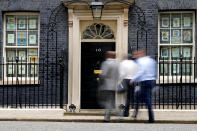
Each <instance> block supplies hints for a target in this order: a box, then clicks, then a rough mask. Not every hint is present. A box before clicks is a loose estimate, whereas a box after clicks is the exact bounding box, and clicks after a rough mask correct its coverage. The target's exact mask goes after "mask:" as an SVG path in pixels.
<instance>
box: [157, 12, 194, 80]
mask: <svg viewBox="0 0 197 131" xmlns="http://www.w3.org/2000/svg"><path fill="white" fill-rule="evenodd" d="M183 13H191V14H192V20H193V21H192V27H191V28H190V29H192V39H193V41H192V43H189V44H188V43H184V44H183V43H181V44H171V30H172V28H171V14H183ZM162 14H170V23H169V24H170V26H169V28H160V18H161V15H162ZM181 22H182V15H181ZM160 29H169V30H170V44H161V43H160V37H161V36H160V35H161V34H160ZM175 29H176V28H175ZM179 29H181V42H182V29H187V28H183V27H182V25H181V28H179ZM195 41H196V39H195V12H194V11H165V12H159V15H158V61H159V58H160V55H161V54H160V48H161V47H162V46H168V47H173V46H180V47H182V46H191V47H192V60H190V61H191V62H192V63H194V59H193V58H194V57H195ZM169 54H170V58H169V60H166V61H170V64H171V62H172V59H171V51H170V50H169ZM158 66H159V65H158ZM191 68H192V75H191V76H190V75H183V78H182V80H183V81H182V82H183V83H186V82H189V81H190V82H191V83H193V82H195V81H197V80H195V78H194V65H192V67H191ZM163 72H164V71H163ZM169 72H170V73H169V75H167V76H165V75H164V76H163V75H161V76H160V74H159V68H158V76H159V77H160V78H159V79H160V82H162V83H176V82H180V76H179V75H177V76H176V75H173V76H172V75H171V65H170V66H169ZM176 79H177V80H178V81H177V80H176Z"/></svg>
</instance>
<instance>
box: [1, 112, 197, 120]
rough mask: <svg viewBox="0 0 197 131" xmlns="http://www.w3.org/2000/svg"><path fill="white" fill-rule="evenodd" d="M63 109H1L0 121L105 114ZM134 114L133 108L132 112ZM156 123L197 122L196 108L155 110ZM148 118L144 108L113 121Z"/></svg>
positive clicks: (99, 117) (79, 117)
mask: <svg viewBox="0 0 197 131" xmlns="http://www.w3.org/2000/svg"><path fill="white" fill-rule="evenodd" d="M64 113H65V110H63V109H0V121H48V122H103V118H104V117H103V116H102V115H99V116H96V115H94V116H90V115H85V114H83V115H79V114H78V115H76V114H77V113H72V114H73V115H71V113H69V112H68V113H69V115H65V114H64ZM130 114H132V110H131V112H130ZM154 115H155V123H181V124H190V123H192V124H194V123H195V124H197V111H196V110H154ZM147 120H148V114H147V110H145V109H142V110H140V112H139V115H138V118H137V119H136V120H135V119H133V118H132V117H120V116H112V117H111V121H110V122H113V123H144V122H147Z"/></svg>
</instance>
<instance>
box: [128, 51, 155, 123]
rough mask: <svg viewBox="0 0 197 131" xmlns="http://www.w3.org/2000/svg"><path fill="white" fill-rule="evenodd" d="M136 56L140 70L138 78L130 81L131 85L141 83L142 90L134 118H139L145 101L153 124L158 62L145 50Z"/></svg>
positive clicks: (138, 52)
mask: <svg viewBox="0 0 197 131" xmlns="http://www.w3.org/2000/svg"><path fill="white" fill-rule="evenodd" d="M135 56H136V58H137V60H136V62H137V65H138V68H139V70H138V72H137V74H136V76H135V77H134V78H133V79H132V80H131V81H130V84H131V85H133V83H134V82H139V83H140V86H141V89H140V91H139V93H138V97H137V100H136V103H137V104H136V107H135V111H134V114H133V117H134V118H136V117H137V113H138V108H139V102H140V101H141V102H142V100H143V101H145V103H146V105H147V107H148V114H149V122H150V123H153V122H154V115H153V111H152V101H151V89H152V87H153V85H154V84H155V80H156V79H157V62H156V61H155V60H154V59H152V58H151V57H150V56H147V55H146V52H145V50H143V49H140V50H138V51H137V52H136V53H135Z"/></svg>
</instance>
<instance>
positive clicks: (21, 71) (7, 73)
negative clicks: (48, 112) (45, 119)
mask: <svg viewBox="0 0 197 131" xmlns="http://www.w3.org/2000/svg"><path fill="white" fill-rule="evenodd" d="M3 61H4V60H3ZM0 73H1V79H0V107H1V108H63V105H64V101H63V99H64V98H63V97H64V91H65V90H64V87H65V86H63V84H64V82H63V81H64V62H63V58H59V59H58V60H57V59H56V58H48V61H47V62H46V59H39V62H35V61H34V62H32V63H31V62H30V63H26V62H24V61H23V62H22V61H20V60H18V59H15V60H12V61H11V62H5V63H4V62H3V63H2V64H0ZM46 75H48V76H47V77H46Z"/></svg>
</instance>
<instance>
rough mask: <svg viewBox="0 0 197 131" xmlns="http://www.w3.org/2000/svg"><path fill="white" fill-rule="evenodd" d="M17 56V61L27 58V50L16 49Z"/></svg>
mask: <svg viewBox="0 0 197 131" xmlns="http://www.w3.org/2000/svg"><path fill="white" fill-rule="evenodd" d="M18 58H19V61H26V60H27V50H26V49H20V50H18Z"/></svg>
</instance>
